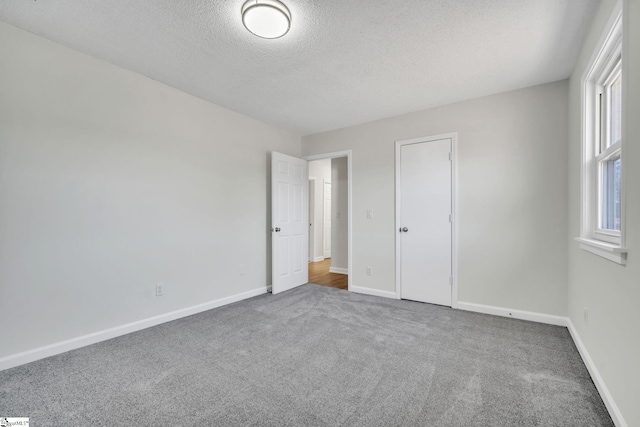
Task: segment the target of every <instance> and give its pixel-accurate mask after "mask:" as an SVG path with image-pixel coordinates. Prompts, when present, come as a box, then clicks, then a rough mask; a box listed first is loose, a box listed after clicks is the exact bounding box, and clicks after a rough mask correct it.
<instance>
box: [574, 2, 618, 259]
mask: <svg viewBox="0 0 640 427" xmlns="http://www.w3.org/2000/svg"><path fill="white" fill-rule="evenodd" d="M623 60H624V58H623V57H622V13H621V8H620V6H618V7H617V8H616V12H615V13H614V17H613V18H612V19H611V21H610V24H609V26H608V31H607V32H606V33H605V37H604V38H603V41H602V42H601V43H600V48H599V49H598V50H597V51H596V53H595V55H594V58H593V60H592V61H591V64H590V66H589V67H588V68H587V72H586V73H585V77H584V78H583V96H582V102H583V147H582V160H583V161H582V207H581V209H582V227H581V228H582V229H581V233H580V237H579V238H577V240H578V241H579V242H580V245H581V247H582V248H583V249H585V250H587V251H589V252H592V253H595V254H597V255H600V256H603V257H605V258H607V259H610V260H612V261H615V262H618V263H620V264H625V261H626V250H625V249H624V210H623V204H624V186H623V178H624V156H623V152H624V150H623V145H624V128H623V105H624V104H623V96H624V81H625V79H624V76H623Z"/></svg>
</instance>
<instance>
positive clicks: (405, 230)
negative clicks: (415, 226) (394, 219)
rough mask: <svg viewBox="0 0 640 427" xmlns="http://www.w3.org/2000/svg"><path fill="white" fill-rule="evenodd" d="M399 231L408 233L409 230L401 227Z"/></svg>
mask: <svg viewBox="0 0 640 427" xmlns="http://www.w3.org/2000/svg"><path fill="white" fill-rule="evenodd" d="M400 231H402V232H404V233H406V232H407V231H409V229H408V228H407V227H402V229H401V230H400Z"/></svg>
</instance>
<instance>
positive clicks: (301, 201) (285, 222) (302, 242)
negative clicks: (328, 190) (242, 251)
mask: <svg viewBox="0 0 640 427" xmlns="http://www.w3.org/2000/svg"><path fill="white" fill-rule="evenodd" d="M271 221H272V226H271V227H272V228H271V248H272V257H271V259H272V268H271V272H272V273H271V274H272V282H271V292H272V293H274V294H277V293H279V292H284V291H286V290H289V289H292V288H295V287H296V286H300V285H304V284H305V283H307V282H308V281H309V263H308V259H309V168H308V165H307V161H306V160H302V159H298V158H296V157H291V156H287V155H286V154H281V153H277V152H275V151H273V152H271Z"/></svg>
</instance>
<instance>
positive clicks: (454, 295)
mask: <svg viewBox="0 0 640 427" xmlns="http://www.w3.org/2000/svg"><path fill="white" fill-rule="evenodd" d="M441 139H451V280H452V283H451V307H452V308H458V168H457V163H458V155H457V153H458V132H450V133H443V134H440V135H432V136H426V137H421V138H413V139H405V140H402V141H396V150H395V156H396V157H395V179H396V182H395V190H396V191H395V205H396V219H395V222H396V227H395V229H396V230H398V229H399V228H400V227H401V224H400V214H401V213H400V203H399V202H400V148H401V147H402V146H403V145H409V144H418V143H421V142H430V141H438V140H441ZM395 245H396V299H401V298H402V289H401V273H402V272H401V265H400V261H401V254H400V244H399V235H398V233H397V232H396V238H395Z"/></svg>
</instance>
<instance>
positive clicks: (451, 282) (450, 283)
mask: <svg viewBox="0 0 640 427" xmlns="http://www.w3.org/2000/svg"><path fill="white" fill-rule="evenodd" d="M449 286H453V276H449Z"/></svg>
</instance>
